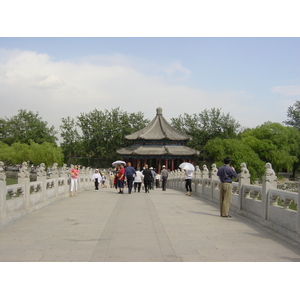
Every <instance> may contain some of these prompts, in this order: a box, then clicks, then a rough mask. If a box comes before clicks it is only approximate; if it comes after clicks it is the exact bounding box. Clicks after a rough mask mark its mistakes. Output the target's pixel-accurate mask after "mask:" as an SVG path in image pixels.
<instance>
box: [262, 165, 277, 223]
mask: <svg viewBox="0 0 300 300" xmlns="http://www.w3.org/2000/svg"><path fill="white" fill-rule="evenodd" d="M265 169H266V170H265V175H264V176H263V184H262V218H264V219H267V217H268V207H269V205H270V201H269V198H268V195H269V193H268V192H269V189H276V188H277V176H276V174H275V172H274V170H273V168H272V165H271V163H266V164H265Z"/></svg>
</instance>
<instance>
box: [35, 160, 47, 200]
mask: <svg viewBox="0 0 300 300" xmlns="http://www.w3.org/2000/svg"><path fill="white" fill-rule="evenodd" d="M45 168H46V167H45V164H44V163H41V164H40V166H39V169H38V171H37V177H36V180H37V181H41V182H42V199H43V201H46V200H47V199H46V189H47V181H46V180H47V176H46V171H45Z"/></svg>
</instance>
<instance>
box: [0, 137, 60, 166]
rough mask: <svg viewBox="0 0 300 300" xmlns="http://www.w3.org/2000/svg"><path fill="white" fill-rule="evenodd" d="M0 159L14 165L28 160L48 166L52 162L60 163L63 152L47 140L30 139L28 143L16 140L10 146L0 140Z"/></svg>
mask: <svg viewBox="0 0 300 300" xmlns="http://www.w3.org/2000/svg"><path fill="white" fill-rule="evenodd" d="M0 160H2V161H5V162H6V163H7V164H16V165H20V164H22V163H23V162H24V161H30V162H31V163H33V164H34V165H39V164H41V163H44V164H45V165H46V166H48V167H50V166H52V165H53V164H54V163H58V164H59V165H62V163H63V153H62V150H61V148H60V147H57V146H55V145H53V144H51V143H48V142H44V143H42V144H38V143H35V142H34V141H32V140H31V141H30V144H29V145H28V144H25V143H20V142H17V143H13V144H12V145H11V146H9V145H7V144H4V143H1V142H0Z"/></svg>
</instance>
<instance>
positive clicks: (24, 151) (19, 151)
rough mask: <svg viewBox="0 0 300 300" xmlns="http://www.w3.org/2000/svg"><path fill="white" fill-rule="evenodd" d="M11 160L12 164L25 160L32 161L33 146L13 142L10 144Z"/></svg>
mask: <svg viewBox="0 0 300 300" xmlns="http://www.w3.org/2000/svg"><path fill="white" fill-rule="evenodd" d="M10 151H11V153H10V162H11V163H12V164H14V165H15V164H22V163H23V162H24V161H26V162H27V161H30V154H31V153H30V152H31V148H30V146H29V145H28V144H24V143H20V142H17V143H13V144H12V145H11V146H10Z"/></svg>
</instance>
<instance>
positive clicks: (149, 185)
mask: <svg viewBox="0 0 300 300" xmlns="http://www.w3.org/2000/svg"><path fill="white" fill-rule="evenodd" d="M144 185H145V192H146V193H147V192H148V191H149V190H150V188H151V180H144Z"/></svg>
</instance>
